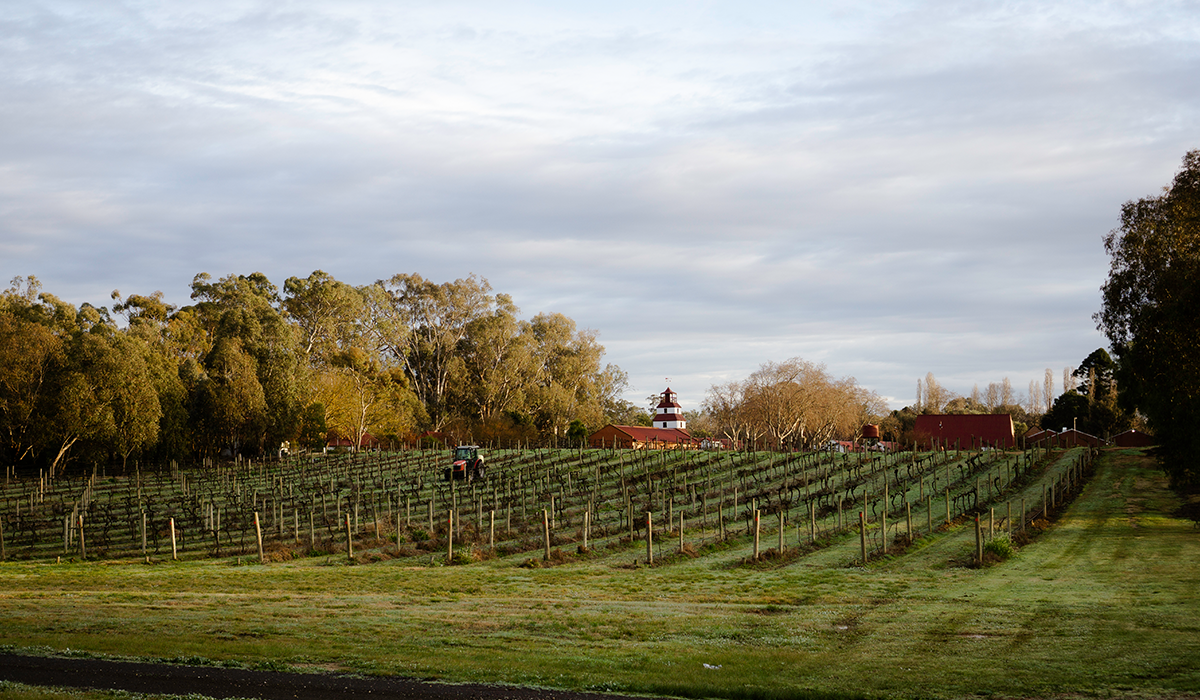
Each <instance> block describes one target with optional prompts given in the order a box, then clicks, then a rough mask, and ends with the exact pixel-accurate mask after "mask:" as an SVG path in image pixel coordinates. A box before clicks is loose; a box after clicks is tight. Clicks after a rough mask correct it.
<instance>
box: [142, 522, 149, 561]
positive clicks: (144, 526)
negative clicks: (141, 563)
mask: <svg viewBox="0 0 1200 700" xmlns="http://www.w3.org/2000/svg"><path fill="white" fill-rule="evenodd" d="M142 556H143V557H145V559H146V561H147V562H149V561H150V555H149V554H146V511H144V510H143V511H142Z"/></svg>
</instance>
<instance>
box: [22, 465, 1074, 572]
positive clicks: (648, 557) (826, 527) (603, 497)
mask: <svg viewBox="0 0 1200 700" xmlns="http://www.w3.org/2000/svg"><path fill="white" fill-rule="evenodd" d="M487 457H488V476H487V478H485V479H481V480H476V481H474V482H473V483H470V484H466V483H464V482H461V481H451V482H446V481H443V480H442V473H443V470H444V468H445V467H446V466H447V465H448V464H449V459H450V458H449V454H448V452H447V451H444V450H412V451H405V452H398V453H367V454H358V455H341V456H336V457H333V456H331V457H323V456H318V457H301V458H291V459H285V460H282V461H264V462H258V461H238V462H234V463H212V462H205V463H201V464H196V465H191V466H181V465H178V464H175V463H172V464H170V465H166V466H163V467H160V468H147V467H145V466H140V467H137V468H135V469H133V470H131V473H129V474H124V475H120V476H113V475H108V474H106V473H105V472H103V471H102V470H99V469H94V470H91V471H88V472H86V473H68V474H65V475H60V476H58V477H57V478H50V477H49V476H47V475H45V474H33V475H27V474H18V473H16V472H15V471H14V470H12V469H10V470H8V471H7V473H6V475H5V479H4V482H3V487H2V488H0V556H2V557H4V558H7V559H33V560H45V559H50V560H62V559H71V560H111V559H131V558H135V559H146V560H151V559H154V560H161V559H163V558H176V559H199V558H211V557H236V558H237V560H238V561H239V562H240V561H243V560H245V561H247V562H249V561H262V562H264V563H269V562H272V561H281V560H287V559H294V558H300V557H312V556H323V557H327V558H332V557H334V556H335V555H337V557H338V560H339V561H347V562H356V563H369V562H375V561H381V560H393V559H400V560H407V562H406V563H408V564H409V565H413V566H428V565H445V564H454V565H469V564H471V563H472V562H476V561H480V560H483V559H497V558H505V557H511V558H513V560H514V563H517V564H521V565H524V566H547V565H555V564H561V563H564V562H569V561H572V560H576V559H580V558H589V559H597V558H603V557H610V558H611V559H612V561H613V562H614V563H617V564H620V565H631V564H633V565H647V564H654V565H664V564H669V563H670V562H671V561H672V559H673V558H674V557H679V556H686V557H696V556H702V555H704V554H706V553H715V552H721V551H731V552H734V553H736V554H737V557H736V559H737V560H738V561H740V562H743V563H748V562H760V561H768V562H776V563H782V564H786V563H788V562H791V561H793V560H796V559H799V558H801V557H804V556H806V555H810V554H813V553H816V552H824V553H826V555H827V556H826V557H825V561H828V562H830V563H831V564H832V565H841V566H850V565H855V564H861V563H862V561H863V559H864V558H865V559H867V560H870V559H872V558H874V557H878V556H880V555H882V554H885V553H890V554H895V553H899V552H902V551H903V550H904V549H905V547H906V546H907V545H909V544H910V543H912V542H913V541H915V540H916V539H917V538H919V537H921V536H923V535H926V534H929V533H931V532H933V531H936V530H939V529H944V528H946V527H947V526H948V525H949V524H951V523H956V522H961V521H962V520H963V519H964V518H966V519H971V518H974V519H976V522H977V523H978V526H977V535H976V550H977V556H976V559H977V560H978V559H981V558H982V549H981V547H982V546H983V543H984V542H986V541H988V540H989V539H990V538H992V537H994V536H995V535H997V534H1000V533H1004V534H1005V535H1007V536H1008V537H1010V538H1013V537H1017V538H1019V537H1021V536H1022V533H1024V532H1025V530H1026V528H1027V527H1029V525H1030V524H1032V523H1035V522H1036V521H1038V520H1040V519H1043V518H1045V517H1046V516H1048V515H1049V514H1050V513H1051V512H1052V511H1053V510H1054V509H1055V508H1056V507H1058V506H1060V505H1061V504H1062V503H1063V502H1064V501H1065V500H1066V499H1068V498H1069V496H1070V494H1071V493H1073V492H1074V491H1076V490H1077V489H1078V487H1079V486H1080V484H1081V483H1082V481H1083V480H1084V478H1085V477H1086V475H1087V473H1088V468H1089V466H1090V464H1091V457H1092V455H1091V454H1090V453H1088V452H1087V451H1085V450H1075V451H1072V452H1068V453H1062V452H1049V451H1044V450H1028V451H1014V452H1004V451H995V450H986V451H965V450H964V451H959V450H946V451H929V452H909V451H905V452H893V453H876V452H859V453H845V454H843V453H830V452H809V453H771V452H700V451H672V450H664V451H632V450H598V449H587V450H547V449H532V450H492V451H488V453H487ZM727 558H728V557H727Z"/></svg>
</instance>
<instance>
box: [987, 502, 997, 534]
mask: <svg viewBox="0 0 1200 700" xmlns="http://www.w3.org/2000/svg"><path fill="white" fill-rule="evenodd" d="M987 538H988V540H994V539H996V509H995V508H988V536H987Z"/></svg>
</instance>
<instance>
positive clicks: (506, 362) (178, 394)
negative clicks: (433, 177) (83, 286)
mask: <svg viewBox="0 0 1200 700" xmlns="http://www.w3.org/2000/svg"><path fill="white" fill-rule="evenodd" d="M112 301H113V304H112V309H111V310H110V309H108V308H106V307H102V306H99V307H98V306H93V305H92V304H90V303H84V304H82V305H80V306H79V307H78V308H77V307H75V306H73V305H72V304H69V303H67V302H65V301H63V300H62V299H60V298H58V297H56V296H55V295H53V294H51V293H49V292H46V291H43V290H42V285H41V284H40V283H39V282H38V280H37V279H36V278H34V277H29V278H20V277H18V278H16V279H15V280H13V282H12V286H11V287H9V288H8V289H6V290H4V292H3V294H2V295H0V443H2V444H0V459H2V460H3V461H4V462H5V463H6V464H18V465H35V464H36V465H39V466H46V467H50V468H53V469H62V468H63V467H64V466H65V465H66V464H67V463H68V462H70V461H71V460H78V461H85V462H89V463H90V462H98V461H109V460H114V459H115V460H119V461H122V462H125V461H127V460H128V459H129V458H130V457H131V456H136V457H140V458H145V459H155V460H168V459H187V458H197V457H216V456H220V455H222V454H224V455H226V456H229V455H234V454H239V455H247V456H250V455H261V454H268V453H269V454H273V453H274V452H275V451H276V450H277V449H279V447H280V446H281V445H282V444H284V443H287V444H289V446H290V447H291V448H292V449H295V448H296V447H301V446H302V447H306V448H309V449H318V448H321V447H323V446H324V445H325V444H326V441H327V440H328V439H330V438H331V437H333V436H337V437H339V438H342V439H343V440H345V441H347V442H349V444H352V445H360V444H364V441H365V440H366V439H367V438H368V436H370V437H371V438H373V439H374V440H377V441H381V442H383V443H385V444H386V443H388V442H391V443H393V444H395V443H401V442H407V441H411V440H413V439H415V438H416V436H418V435H420V434H422V433H428V432H433V433H439V434H441V435H445V436H448V437H449V438H450V439H462V440H477V441H481V442H487V443H491V444H517V443H521V444H530V443H533V444H537V443H539V442H542V443H546V442H552V441H554V440H555V439H556V438H559V437H562V438H565V436H566V433H567V429H568V427H569V426H570V424H571V423H572V422H573V421H574V422H575V423H576V425H577V426H578V425H583V426H590V427H592V428H597V427H600V426H601V425H602V424H603V422H604V421H605V420H606V419H608V417H610V416H620V415H626V414H628V413H629V411H630V410H631V408H632V406H631V404H629V403H628V402H626V401H624V400H623V399H621V398H620V397H621V394H622V392H623V391H624V390H625V388H626V385H627V381H628V380H627V375H626V374H625V373H624V372H623V371H622V370H621V369H620V368H619V367H616V366H615V365H612V364H604V363H603V362H602V360H603V357H604V347H603V346H602V345H600V344H599V342H597V334H596V332H595V331H592V330H580V329H578V328H577V327H576V324H575V322H574V321H573V320H572V319H570V318H568V317H567V316H564V315H563V314H560V313H540V314H537V315H535V316H533V317H532V318H529V319H522V318H521V317H520V316H519V313H520V311H519V309H518V308H517V306H516V305H515V304H514V302H513V300H512V298H511V297H510V296H509V295H507V294H501V293H493V291H492V288H491V285H490V284H488V282H487V280H486V279H483V278H480V277H478V276H475V275H471V276H469V277H467V278H465V279H458V280H455V281H453V282H445V283H440V284H439V283H436V282H433V281H430V280H426V279H424V278H422V277H421V276H420V275H416V274H397V275H395V276H393V277H392V278H390V279H388V280H379V281H377V282H374V283H372V284H367V285H362V286H353V285H350V284H347V283H344V282H341V281H339V280H336V279H334V278H333V277H332V276H330V275H329V274H327V273H325V272H322V271H320V270H317V271H315V272H313V273H312V274H311V275H309V276H308V277H303V278H302V277H291V278H288V279H287V280H286V281H285V282H284V285H283V288H282V290H280V289H279V288H278V287H277V286H276V285H274V284H272V283H271V282H270V280H268V279H267V277H266V276H265V275H263V274H262V273H254V274H251V275H245V276H243V275H232V274H231V275H228V276H226V277H223V278H221V279H218V280H214V279H213V278H212V277H211V276H210V275H208V274H207V273H201V274H198V275H196V276H195V278H194V279H193V280H192V283H191V301H192V303H191V304H188V305H185V306H182V307H176V306H174V305H171V304H169V303H167V302H166V301H165V300H164V299H163V295H162V293H161V292H155V293H153V294H150V295H139V294H131V295H128V296H123V295H122V294H121V293H120V292H119V291H114V292H113V294H112ZM121 320H123V321H124V323H121V322H120V321H121Z"/></svg>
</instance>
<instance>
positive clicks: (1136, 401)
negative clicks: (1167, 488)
mask: <svg viewBox="0 0 1200 700" xmlns="http://www.w3.org/2000/svg"><path fill="white" fill-rule="evenodd" d="M1104 247H1105V250H1106V251H1107V252H1108V254H1109V256H1110V258H1111V266H1110V269H1109V275H1108V279H1107V280H1106V281H1105V283H1104V285H1103V287H1101V290H1102V292H1103V299H1104V301H1103V305H1102V306H1101V309H1100V311H1099V312H1098V313H1097V314H1096V315H1095V316H1094V319H1095V320H1096V323H1097V326H1098V327H1099V328H1100V330H1102V331H1103V332H1104V333H1105V335H1107V336H1108V339H1109V341H1110V343H1111V347H1112V349H1113V351H1114V352H1115V353H1116V355H1117V360H1118V364H1119V366H1120V371H1119V372H1118V376H1119V379H1120V382H1119V386H1118V388H1119V390H1121V391H1122V392H1123V393H1124V394H1125V401H1126V402H1127V404H1129V405H1132V406H1135V407H1137V408H1139V409H1140V410H1141V411H1142V412H1143V413H1144V414H1145V415H1146V417H1147V419H1148V421H1149V424H1150V426H1151V428H1153V430H1154V432H1155V434H1156V437H1157V438H1158V439H1159V442H1160V449H1159V451H1158V457H1159V460H1160V463H1161V465H1162V466H1163V468H1164V469H1165V470H1166V472H1167V473H1168V474H1169V475H1170V477H1171V481H1172V483H1173V484H1175V485H1176V486H1180V487H1196V486H1200V466H1197V464H1198V463H1197V462H1196V459H1195V455H1197V454H1200V431H1198V430H1196V426H1197V425H1198V424H1200V350H1198V349H1197V348H1198V346H1197V343H1196V339H1197V338H1200V315H1198V314H1197V313H1196V309H1197V308H1200V150H1194V151H1189V152H1188V153H1187V154H1186V155H1185V156H1184V157H1183V167H1182V169H1181V170H1180V171H1179V172H1178V173H1177V174H1176V175H1175V178H1174V180H1173V181H1172V183H1171V186H1170V187H1169V188H1167V189H1166V191H1165V192H1164V193H1163V194H1161V195H1158V196H1151V197H1145V198H1142V199H1138V200H1133V201H1129V202H1126V203H1125V204H1124V206H1123V207H1122V208H1121V225H1120V227H1119V228H1117V229H1114V230H1113V231H1112V232H1110V233H1109V234H1108V236H1107V237H1106V238H1105V240H1104Z"/></svg>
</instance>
